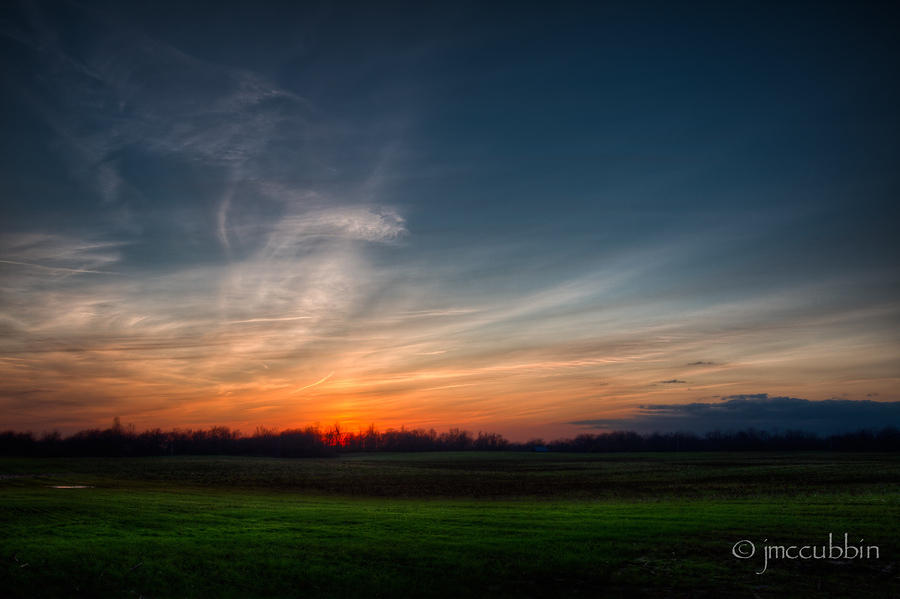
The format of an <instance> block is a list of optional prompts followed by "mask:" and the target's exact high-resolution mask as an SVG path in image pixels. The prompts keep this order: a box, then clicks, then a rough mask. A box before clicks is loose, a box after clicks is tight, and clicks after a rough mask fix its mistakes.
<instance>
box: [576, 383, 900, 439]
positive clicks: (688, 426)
mask: <svg viewBox="0 0 900 599" xmlns="http://www.w3.org/2000/svg"><path fill="white" fill-rule="evenodd" d="M572 424H577V425H581V426H585V427H590V428H598V429H615V430H634V431H638V432H653V431H659V432H673V431H681V432H693V433H706V432H709V431H715V430H719V431H735V430H747V429H751V428H753V429H757V430H765V431H773V432H776V431H787V430H803V431H807V432H812V433H819V434H836V433H843V432H850V431H856V430H859V429H880V428H883V427H887V426H900V401H892V402H879V401H871V400H850V399H827V400H824V401H812V400H809V399H801V398H798V397H769V395H768V394H767V393H756V394H751V395H731V396H728V397H724V398H722V401H720V402H717V403H690V404H648V405H643V406H641V407H640V412H639V413H638V414H637V415H635V416H632V417H630V418H618V419H596V420H578V421H575V422H573V423H572Z"/></svg>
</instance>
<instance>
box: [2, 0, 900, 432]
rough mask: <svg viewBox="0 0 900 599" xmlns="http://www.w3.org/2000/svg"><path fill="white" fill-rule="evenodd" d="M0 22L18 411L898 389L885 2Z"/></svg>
mask: <svg viewBox="0 0 900 599" xmlns="http://www.w3.org/2000/svg"><path fill="white" fill-rule="evenodd" d="M2 11H3V12H2V19H0V43H2V44H3V52H2V59H0V60H2V61H3V77H2V81H3V87H2V102H3V106H2V108H3V111H2V115H3V116H2V117H0V118H2V119H3V130H4V133H5V135H4V136H3V138H2V142H0V143H2V150H0V151H2V156H3V160H2V166H0V168H2V169H3V172H2V177H0V196H2V198H3V200H2V207H0V278H2V281H3V285H2V293H0V332H2V334H0V379H2V381H3V382H0V406H2V408H3V410H4V413H5V414H9V415H10V416H9V423H10V425H12V426H15V427H17V428H33V429H43V428H51V427H60V428H63V429H71V428H78V427H82V426H87V425H93V424H97V423H105V422H107V421H108V420H110V419H111V418H112V417H113V416H120V417H121V418H122V419H123V421H126V422H131V421H133V422H135V423H137V424H138V425H146V426H150V425H170V424H191V425H207V424H214V423H231V424H235V425H242V426H250V427H252V426H253V425H255V424H264V425H268V426H273V425H274V426H289V425H296V424H300V423H305V422H313V421H322V422H332V421H335V420H338V421H341V422H344V423H346V424H348V425H350V426H354V425H361V426H364V425H367V424H368V423H369V422H374V423H376V424H380V425H382V426H388V425H400V424H406V425H409V426H436V427H438V428H440V427H444V426H451V425H463V426H468V427H470V428H483V429H492V430H499V431H501V432H507V433H508V434H511V435H512V436H517V435H525V434H532V433H541V434H548V435H552V434H564V433H569V432H572V431H574V430H577V427H578V426H588V425H574V424H572V423H573V422H588V421H591V422H612V421H615V422H619V421H622V422H629V420H628V419H629V418H632V417H635V415H636V414H640V413H641V412H640V410H641V408H640V406H641V405H650V404H654V405H689V404H692V403H696V402H711V403H715V402H723V401H727V400H723V399H722V398H726V397H731V396H736V395H742V394H744V395H746V394H757V395H758V394H769V396H770V397H773V398H780V397H783V398H788V399H790V398H804V399H809V400H813V401H821V400H826V399H830V398H840V399H842V400H846V401H869V402H871V401H880V402H888V401H896V400H898V399H900V397H898V392H897V389H898V377H900V372H898V364H900V360H898V358H900V337H898V333H897V331H898V327H897V325H898V311H900V301H898V300H900V295H898V283H900V281H898V279H900V276H898V269H897V259H898V241H897V235H896V233H895V229H896V223H897V222H898V209H897V202H896V198H897V192H898V175H897V172H898V169H897V164H898V158H900V148H898V143H900V142H898V140H900V121H898V111H897V109H896V106H897V105H900V97H898V96H900V89H898V85H897V83H896V75H895V73H896V72H898V70H900V69H898V66H900V65H898V62H900V52H898V50H900V49H898V42H897V38H896V35H895V32H896V30H897V25H898V22H897V21H898V17H897V14H896V11H892V10H891V9H890V7H888V6H887V5H885V4H880V3H871V4H867V3H834V4H830V3H829V4H824V5H812V4H802V3H772V4H760V3H746V4H741V3H735V4H729V5H723V4H721V3H710V4H705V3H685V4H681V5H674V4H672V3H633V2H630V3H592V4H587V3H562V4H553V5H550V4H529V3H520V4H516V5H515V6H513V5H509V4H504V3H497V4H495V5H492V6H488V5H485V4H484V3H458V2H454V3H428V4H427V5H425V4H415V5H402V4H390V3H302V5H301V3H222V2H215V3H203V2H192V3H180V2H169V3H167V2H155V3H147V4H145V5H139V6H134V5H132V4H131V3H121V2H79V3H70V2H22V3H16V2H13V3H8V4H7V5H5V6H4V8H3V9H2ZM673 381H674V382H673ZM859 405H862V404H859ZM866 405H868V404H866ZM865 409H868V408H863V407H861V408H860V410H865ZM773 418H774V419H775V420H773V423H774V425H781V424H783V423H782V422H780V420H778V419H784V418H787V419H790V418H791V416H790V410H786V411H782V412H781V415H780V416H777V417H773ZM788 424H789V423H788Z"/></svg>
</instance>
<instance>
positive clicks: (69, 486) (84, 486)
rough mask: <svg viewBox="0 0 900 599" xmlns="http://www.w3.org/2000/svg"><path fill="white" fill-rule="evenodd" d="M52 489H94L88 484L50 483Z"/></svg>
mask: <svg viewBox="0 0 900 599" xmlns="http://www.w3.org/2000/svg"><path fill="white" fill-rule="evenodd" d="M50 488H51V489H93V488H94V487H90V486H88V485H50Z"/></svg>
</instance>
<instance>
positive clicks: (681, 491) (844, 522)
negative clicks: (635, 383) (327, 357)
mask: <svg viewBox="0 0 900 599" xmlns="http://www.w3.org/2000/svg"><path fill="white" fill-rule="evenodd" d="M63 484H68V485H72V484H77V485H88V486H90V487H92V488H85V489H56V488H52V487H51V486H52V485H63ZM844 532H847V533H849V534H850V535H851V542H853V543H857V544H858V540H859V539H860V538H863V539H865V544H868V545H878V546H879V549H880V558H879V559H869V560H862V559H857V560H786V559H782V560H776V561H770V562H769V564H768V570H767V571H766V572H765V573H764V574H761V575H758V574H756V573H755V572H756V571H758V570H760V569H761V568H762V566H763V560H762V557H761V553H758V554H757V556H755V557H754V558H751V559H747V560H739V559H737V558H735V557H734V556H733V555H732V547H733V546H734V544H735V543H736V542H737V541H739V540H742V539H748V540H751V541H753V542H754V543H755V544H756V546H757V551H758V552H761V551H762V550H763V546H764V545H765V544H769V545H775V544H783V545H792V544H795V545H806V544H815V545H818V546H821V545H822V544H823V543H827V540H828V534H829V533H833V534H834V537H835V539H836V540H837V539H838V538H840V539H841V540H842V539H843V534H844ZM764 539H768V542H767V543H766V542H765V541H764ZM898 556H900V456H896V455H835V454H817V453H810V454H693V455H684V454H632V455H610V454H604V455H572V454H569V455H539V454H477V453H466V454H394V455H389V454H373V455H364V456H344V457H341V458H335V459H321V460H312V459H311V460H278V459H254V458H215V457H211V458H196V457H183V458H134V459H96V460H92V459H44V460H37V459H34V460H28V459H23V460H12V459H6V460H0V596H10V597H41V596H45V597H60V596H89V597H96V596H112V597H139V596H143V597H209V596H232V597H246V596H298V597H299V596H303V597H309V596H322V597H332V596H337V597H341V596H351V597H355V596H365V597H397V596H488V595H490V596H499V597H520V596H526V597H529V596H530V597H546V596H559V595H562V594H563V593H565V594H569V595H575V596H585V597H594V596H618V595H623V594H626V593H627V594H629V595H637V596H649V595H655V596H659V595H668V596H685V597H687V596H709V597H717V596H722V595H723V594H724V593H727V594H729V595H731V596H738V597H755V596H759V597H763V596H773V597H774V596H781V597H783V596H792V597H793V596H848V595H851V594H852V595H862V594H865V595H868V596H882V597H896V596H900V571H898V564H900V561H898Z"/></svg>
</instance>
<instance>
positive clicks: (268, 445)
mask: <svg viewBox="0 0 900 599" xmlns="http://www.w3.org/2000/svg"><path fill="white" fill-rule="evenodd" d="M498 450H507V451H553V452H624V451H764V450H776V451H794V450H831V451H898V450H900V430H898V429H897V428H894V427H887V428H884V429H881V430H860V431H856V432H852V433H842V434H834V435H828V436H819V435H816V434H814V433H809V432H804V431H786V432H767V431H760V430H753V429H749V430H743V431H729V432H722V431H713V432H709V433H707V434H705V435H696V434H693V433H659V432H657V433H649V434H641V433H637V432H634V431H613V432H604V433H596V434H590V433H585V434H581V435H578V436H576V437H574V438H570V439H557V440H554V441H550V442H544V440H542V439H532V440H529V441H527V442H524V443H519V442H511V441H509V440H507V439H505V438H504V437H503V436H502V435H500V434H497V433H485V432H478V433H477V434H473V433H471V432H469V431H466V430H461V429H458V428H452V429H450V430H448V431H446V432H443V433H438V432H437V431H435V430H434V429H430V430H423V429H411V430H408V429H400V430H397V429H387V430H385V431H379V430H377V429H376V428H375V427H374V426H370V427H369V428H368V429H366V430H361V431H357V432H350V431H345V430H342V429H341V427H340V426H339V425H334V426H332V427H331V428H327V429H323V428H320V427H318V426H307V427H305V428H297V429H288V430H282V431H278V430H275V429H267V428H262V427H258V428H257V429H256V431H254V433H253V434H251V435H244V434H242V433H241V432H240V431H239V430H234V429H230V428H228V427H227V426H214V427H212V428H208V429H174V430H171V431H163V430H161V429H158V428H156V429H150V430H146V431H143V432H136V431H135V430H134V427H133V426H129V427H123V426H121V424H120V423H119V421H118V419H116V420H115V421H114V423H113V426H112V427H110V428H107V429H99V428H98V429H88V430H83V431H79V432H77V433H74V434H72V435H69V436H66V437H64V436H62V435H61V434H60V433H59V432H52V433H45V434H43V435H40V436H37V435H35V434H33V433H30V432H15V431H4V432H0V455H5V456H38V457H39V456H46V457H50V456H111V457H127V456H166V455H244V456H271V457H315V456H332V455H337V454H339V453H355V452H375V451H397V452H417V451H498Z"/></svg>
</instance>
